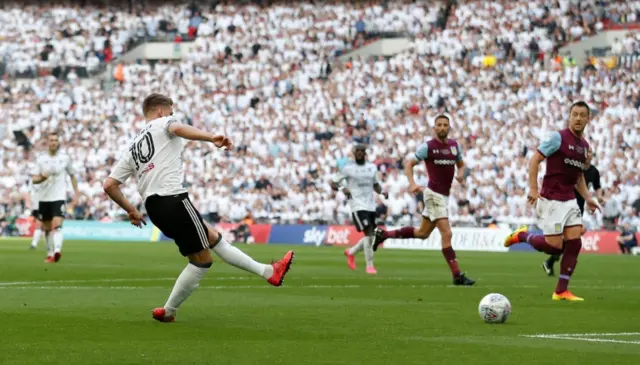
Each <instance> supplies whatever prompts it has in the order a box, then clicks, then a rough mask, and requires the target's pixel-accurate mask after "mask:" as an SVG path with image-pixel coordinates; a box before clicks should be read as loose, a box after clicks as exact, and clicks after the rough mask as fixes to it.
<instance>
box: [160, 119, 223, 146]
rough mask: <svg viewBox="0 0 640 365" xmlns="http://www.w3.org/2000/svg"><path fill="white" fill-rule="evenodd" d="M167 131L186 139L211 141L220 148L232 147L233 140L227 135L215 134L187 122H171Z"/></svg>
mask: <svg viewBox="0 0 640 365" xmlns="http://www.w3.org/2000/svg"><path fill="white" fill-rule="evenodd" d="M167 131H168V132H169V133H171V134H173V135H174V136H178V137H181V138H184V139H189V140H192V141H204V142H211V143H213V144H215V145H216V147H218V148H222V147H227V148H231V141H230V140H229V139H228V138H227V137H225V136H222V135H215V134H213V133H210V132H205V131H203V130H200V129H198V128H196V127H192V126H190V125H187V124H182V123H171V124H169V126H168V127H167Z"/></svg>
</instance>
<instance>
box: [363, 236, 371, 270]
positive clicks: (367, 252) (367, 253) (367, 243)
mask: <svg viewBox="0 0 640 365" xmlns="http://www.w3.org/2000/svg"><path fill="white" fill-rule="evenodd" d="M362 240H364V245H363V246H364V261H365V262H366V263H367V267H372V266H373V239H372V237H370V236H364V237H363V238H362Z"/></svg>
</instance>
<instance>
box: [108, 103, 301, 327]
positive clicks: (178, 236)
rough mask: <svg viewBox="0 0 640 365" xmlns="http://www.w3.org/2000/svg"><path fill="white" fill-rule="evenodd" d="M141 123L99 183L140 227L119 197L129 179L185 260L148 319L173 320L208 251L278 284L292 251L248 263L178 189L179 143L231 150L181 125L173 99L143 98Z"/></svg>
mask: <svg viewBox="0 0 640 365" xmlns="http://www.w3.org/2000/svg"><path fill="white" fill-rule="evenodd" d="M142 112H143V114H144V117H145V119H146V120H147V125H146V126H145V127H144V128H143V129H142V130H141V131H140V132H139V133H138V135H137V136H136V137H135V139H134V140H133V142H132V143H131V144H130V145H129V147H128V151H125V153H123V154H122V156H121V157H120V159H119V161H118V162H117V164H116V165H115V168H114V169H113V170H112V171H111V174H110V175H109V177H108V178H107V180H106V181H105V183H104V191H105V192H106V193H107V194H108V195H109V197H110V198H111V199H112V200H113V201H115V202H116V203H117V204H118V205H119V206H120V207H121V208H122V209H124V210H125V211H126V212H127V214H128V215H129V220H130V221H131V224H133V225H135V226H138V227H141V226H142V225H143V224H146V223H145V221H144V217H143V215H142V214H141V213H140V212H139V211H138V210H137V209H136V208H135V207H134V206H133V205H132V204H131V203H130V202H129V200H128V199H127V198H126V197H125V196H124V195H123V194H122V191H121V190H120V185H121V184H123V183H124V182H126V181H127V179H128V178H129V177H130V176H135V178H136V180H137V187H138V192H139V193H140V195H141V196H142V198H143V200H144V204H145V208H146V210H147V214H148V215H149V218H150V219H151V222H153V224H154V225H155V226H156V227H158V229H160V231H162V233H164V234H165V235H166V236H167V237H169V238H171V239H173V240H174V241H175V243H176V245H177V246H178V249H179V251H180V253H181V254H182V255H183V256H185V257H187V258H188V260H189V262H188V264H187V266H186V267H185V268H184V270H183V271H182V273H181V274H180V276H179V277H178V280H177V281H176V283H175V285H174V287H173V291H172V292H171V294H170V296H169V299H168V300H167V302H166V304H165V305H164V306H163V307H159V308H156V309H154V310H153V312H152V314H153V318H154V319H156V320H158V321H160V322H173V321H174V320H175V315H176V312H177V310H178V308H179V307H180V305H181V304H182V303H183V302H184V301H185V300H186V299H187V298H188V297H189V296H190V295H191V293H193V291H194V290H195V289H196V288H197V287H198V285H199V283H200V280H202V278H203V277H204V275H205V274H206V273H207V271H208V270H209V268H210V267H211V265H212V263H213V258H212V257H211V252H210V251H209V250H213V252H215V253H216V254H217V255H218V256H219V257H220V258H222V260H224V261H226V262H227V263H229V264H230V265H233V266H235V267H237V268H240V269H242V270H245V271H248V272H251V273H253V274H256V275H258V276H261V277H263V278H264V279H266V280H267V281H268V282H269V283H270V284H271V285H273V286H280V285H282V282H283V280H284V277H285V275H286V273H287V272H288V271H289V268H290V266H291V263H292V262H293V256H294V253H293V251H289V252H287V253H286V254H285V256H284V257H283V258H282V259H281V260H280V261H277V262H275V263H273V264H270V265H266V264H261V263H258V262H256V261H254V260H253V259H252V258H251V257H249V256H247V255H246V254H245V253H244V252H242V251H240V250H239V249H237V248H236V247H234V246H232V245H231V244H229V243H228V242H227V241H226V240H225V239H224V238H222V235H221V234H219V233H218V232H217V231H216V230H215V229H214V228H213V227H212V226H211V225H209V224H208V223H206V222H204V221H203V220H202V217H201V216H200V213H199V212H198V210H197V209H196V208H195V207H194V206H193V204H192V203H191V200H190V199H189V195H188V193H187V189H186V188H185V187H184V169H183V163H182V151H183V150H184V147H185V140H193V141H204V142H209V143H213V144H214V145H215V146H216V147H218V148H223V147H227V148H231V141H229V140H228V139H227V138H226V137H225V136H223V135H214V134H213V133H209V132H204V131H201V130H199V129H197V128H194V127H191V126H189V125H186V124H182V123H181V122H180V121H179V120H178V119H176V118H174V117H173V101H172V100H171V98H169V97H167V96H164V95H161V94H151V95H149V96H148V97H147V98H146V99H145V100H144V102H143V104H142Z"/></svg>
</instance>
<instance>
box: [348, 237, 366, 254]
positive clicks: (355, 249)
mask: <svg viewBox="0 0 640 365" xmlns="http://www.w3.org/2000/svg"><path fill="white" fill-rule="evenodd" d="M366 241H367V236H364V237H362V238H361V239H360V241H358V243H356V244H355V246H353V247H351V248H350V249H349V255H355V254H357V253H358V252H360V251H362V249H363V248H364V243H365V242H366Z"/></svg>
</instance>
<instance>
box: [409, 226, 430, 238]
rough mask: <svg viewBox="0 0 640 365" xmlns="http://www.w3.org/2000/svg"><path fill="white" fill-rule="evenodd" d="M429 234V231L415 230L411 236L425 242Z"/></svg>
mask: <svg viewBox="0 0 640 365" xmlns="http://www.w3.org/2000/svg"><path fill="white" fill-rule="evenodd" d="M429 233H430V232H429V231H427V230H422V229H417V230H416V231H415V233H414V234H413V236H414V237H415V238H419V239H422V240H426V239H427V238H429Z"/></svg>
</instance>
